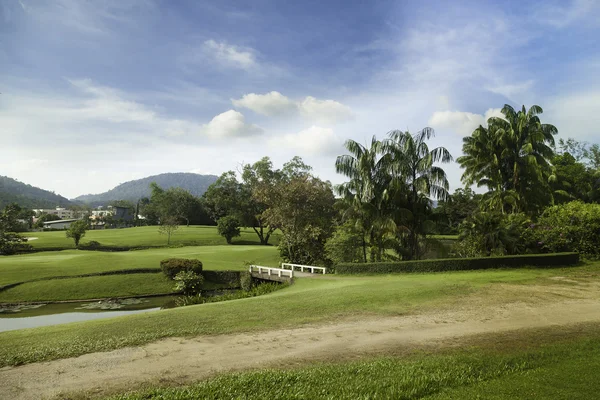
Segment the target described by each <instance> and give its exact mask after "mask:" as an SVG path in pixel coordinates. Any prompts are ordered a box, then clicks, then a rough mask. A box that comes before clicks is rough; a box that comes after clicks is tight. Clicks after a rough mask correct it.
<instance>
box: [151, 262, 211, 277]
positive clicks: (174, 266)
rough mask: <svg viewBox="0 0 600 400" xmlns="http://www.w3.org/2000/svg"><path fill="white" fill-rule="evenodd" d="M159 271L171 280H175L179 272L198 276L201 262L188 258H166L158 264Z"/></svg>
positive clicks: (200, 270)
mask: <svg viewBox="0 0 600 400" xmlns="http://www.w3.org/2000/svg"><path fill="white" fill-rule="evenodd" d="M160 269H161V270H162V272H163V273H164V274H165V275H166V276H167V277H169V278H171V279H173V278H175V275H177V274H178V273H180V272H181V271H191V272H195V273H197V274H200V273H201V272H202V261H200V260H195V259H190V258H167V259H166V260H162V261H161V262H160Z"/></svg>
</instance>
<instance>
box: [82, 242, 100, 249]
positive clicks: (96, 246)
mask: <svg viewBox="0 0 600 400" xmlns="http://www.w3.org/2000/svg"><path fill="white" fill-rule="evenodd" d="M101 247H102V245H101V244H100V242H97V241H95V240H90V241H89V242H87V243H82V244H80V245H79V248H80V249H82V250H98V249H100V248H101Z"/></svg>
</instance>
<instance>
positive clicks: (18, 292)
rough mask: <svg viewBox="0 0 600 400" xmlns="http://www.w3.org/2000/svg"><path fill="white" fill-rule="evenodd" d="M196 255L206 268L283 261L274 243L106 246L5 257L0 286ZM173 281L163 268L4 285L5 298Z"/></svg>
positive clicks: (90, 293)
mask: <svg viewBox="0 0 600 400" xmlns="http://www.w3.org/2000/svg"><path fill="white" fill-rule="evenodd" d="M172 257H177V258H194V259H199V260H200V261H202V263H203V268H204V269H205V270H236V271H242V270H245V268H246V267H245V265H244V262H252V263H256V264H262V265H267V266H277V265H278V263H279V252H278V250H277V248H276V247H273V246H195V247H180V248H159V249H148V250H135V251H121V252H102V251H83V250H63V251H52V252H40V253H33V254H23V255H16V256H10V257H0V286H3V285H7V284H11V283H16V282H28V281H33V280H39V279H51V278H53V277H68V276H77V275H85V274H93V273H98V272H106V271H118V270H136V269H148V268H153V269H158V268H160V261H161V260H163V259H165V258H172ZM172 289H173V282H172V281H168V280H167V279H165V278H164V276H163V274H162V273H160V272H158V273H145V274H141V273H140V274H125V275H112V276H102V277H80V278H73V279H51V280H43V281H39V282H29V283H24V284H22V285H19V286H17V287H14V288H10V289H6V290H3V291H0V303H14V302H25V301H58V300H75V299H78V300H79V299H96V298H102V297H122V296H132V295H143V294H157V293H169V292H171V291H172Z"/></svg>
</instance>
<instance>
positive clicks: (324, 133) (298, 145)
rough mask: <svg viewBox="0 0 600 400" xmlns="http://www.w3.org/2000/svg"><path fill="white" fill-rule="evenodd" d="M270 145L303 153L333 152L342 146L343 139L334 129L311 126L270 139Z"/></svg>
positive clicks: (322, 153)
mask: <svg viewBox="0 0 600 400" xmlns="http://www.w3.org/2000/svg"><path fill="white" fill-rule="evenodd" d="M269 146H270V147H272V148H275V149H286V150H299V151H300V152H301V153H302V155H316V154H321V155H327V154H332V153H334V152H335V151H336V150H340V149H341V147H342V141H341V140H340V139H339V138H338V137H337V136H336V135H335V134H334V132H333V129H331V128H323V127H320V126H315V125H313V126H311V127H310V128H308V129H304V130H302V131H300V132H297V133H288V134H284V135H282V136H277V137H273V138H271V139H269Z"/></svg>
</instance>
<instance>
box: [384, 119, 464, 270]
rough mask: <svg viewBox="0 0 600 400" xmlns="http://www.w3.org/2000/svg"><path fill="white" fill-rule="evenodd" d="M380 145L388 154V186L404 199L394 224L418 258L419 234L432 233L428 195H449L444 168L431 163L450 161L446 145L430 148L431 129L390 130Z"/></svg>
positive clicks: (439, 197) (430, 196)
mask: <svg viewBox="0 0 600 400" xmlns="http://www.w3.org/2000/svg"><path fill="white" fill-rule="evenodd" d="M388 135H389V139H388V140H386V141H385V142H384V144H383V146H382V147H383V151H384V152H386V153H388V154H389V155H390V158H389V159H386V162H387V169H388V171H389V173H390V175H391V177H392V179H391V186H392V187H393V189H394V190H395V192H396V194H399V195H400V196H401V197H403V198H404V204H405V206H403V207H398V208H397V210H396V224H397V226H398V228H399V231H404V232H405V233H406V234H405V235H404V236H405V237H406V238H407V245H408V250H409V252H408V253H409V256H410V257H411V258H415V259H419V258H420V257H421V252H420V246H419V236H425V235H426V234H427V233H430V232H431V227H432V225H433V223H431V221H429V220H428V218H427V217H428V215H429V214H430V208H431V200H430V199H431V198H433V199H436V200H446V199H447V198H448V188H449V184H448V179H447V177H446V173H445V171H444V170H443V169H442V168H441V167H439V166H436V165H434V164H435V163H448V162H451V161H452V156H451V155H450V152H449V151H448V150H447V149H446V148H445V147H437V148H435V149H433V150H429V146H428V145H427V143H426V140H428V139H430V138H431V137H433V136H435V132H434V130H433V129H431V128H425V129H423V130H422V131H420V132H418V133H417V134H416V135H412V134H411V133H410V132H408V131H407V132H402V131H398V130H395V131H391V132H389V134H388Z"/></svg>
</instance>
